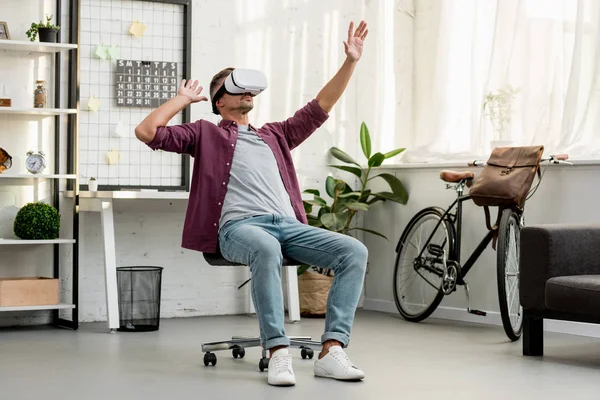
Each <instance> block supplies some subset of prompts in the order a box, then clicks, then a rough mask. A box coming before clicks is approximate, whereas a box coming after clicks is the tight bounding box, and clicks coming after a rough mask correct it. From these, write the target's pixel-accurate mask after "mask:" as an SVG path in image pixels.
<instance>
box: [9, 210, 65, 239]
mask: <svg viewBox="0 0 600 400" xmlns="http://www.w3.org/2000/svg"><path fill="white" fill-rule="evenodd" d="M13 230H14V232H15V235H16V236H17V237H18V238H20V239H25V240H41V239H56V238H57V237H58V234H59V231H60V213H59V212H58V210H57V209H56V208H54V207H52V206H51V205H49V204H46V203H42V202H35V203H28V204H26V205H25V206H24V207H23V208H21V209H20V210H19V212H18V213H17V216H16V218H15V222H14V226H13Z"/></svg>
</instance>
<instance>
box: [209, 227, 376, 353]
mask: <svg viewBox="0 0 600 400" xmlns="http://www.w3.org/2000/svg"><path fill="white" fill-rule="evenodd" d="M219 246H220V249H221V253H222V254H223V257H225V259H227V260H229V261H231V262H236V263H241V264H245V265H248V266H249V267H250V271H251V273H252V281H251V292H252V301H253V302H254V308H255V309H256V314H257V317H258V321H259V327H260V341H261V345H262V346H263V348H265V349H271V348H273V347H275V346H289V344H290V340H289V338H288V337H286V335H285V331H284V306H283V291H282V287H281V263H282V260H283V257H286V258H292V259H294V260H297V261H299V262H301V263H305V264H309V265H314V266H319V267H323V268H329V269H332V270H333V272H334V278H333V283H332V285H331V289H330V291H329V296H328V299H327V313H326V318H325V332H324V334H323V336H322V337H321V342H322V343H325V342H326V341H328V340H337V341H338V342H340V343H342V345H343V346H344V347H346V346H348V343H349V341H350V331H351V329H352V324H353V322H354V314H355V312H356V306H357V305H358V300H359V297H360V293H361V288H362V284H363V281H364V276H365V271H366V266H367V255H368V253H367V248H366V247H365V246H364V245H363V244H362V243H361V242H360V241H358V240H356V239H355V238H353V237H351V236H348V235H343V234H340V233H336V232H331V231H328V230H326V229H323V228H315V227H312V226H309V225H305V224H303V223H301V222H299V221H298V220H296V219H295V218H289V217H281V216H276V215H261V216H255V217H252V218H246V219H242V220H237V221H230V222H228V223H227V224H225V225H224V226H223V227H222V228H221V230H220V232H219Z"/></svg>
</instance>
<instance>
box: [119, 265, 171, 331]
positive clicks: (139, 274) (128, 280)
mask: <svg viewBox="0 0 600 400" xmlns="http://www.w3.org/2000/svg"><path fill="white" fill-rule="evenodd" d="M162 270H163V268H162V267H119V268H117V286H118V288H119V328H118V329H117V330H118V331H121V332H150V331H157V330H158V326H159V322H160V291H161V280H162Z"/></svg>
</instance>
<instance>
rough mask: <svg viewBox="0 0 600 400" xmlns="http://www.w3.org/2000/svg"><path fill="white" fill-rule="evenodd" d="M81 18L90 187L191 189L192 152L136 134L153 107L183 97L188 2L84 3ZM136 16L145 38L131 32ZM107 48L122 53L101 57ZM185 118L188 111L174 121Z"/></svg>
mask: <svg viewBox="0 0 600 400" xmlns="http://www.w3.org/2000/svg"><path fill="white" fill-rule="evenodd" d="M81 16H82V17H81V25H80V31H81V33H80V37H81V45H80V98H81V113H80V118H79V121H80V124H79V143H80V149H79V154H80V157H79V161H80V162H79V164H80V165H79V170H80V174H81V176H80V178H81V180H82V184H84V183H87V179H89V178H90V177H95V178H96V179H97V180H98V182H99V187H100V188H101V190H102V188H103V187H104V190H113V189H116V190H118V189H121V188H158V189H161V188H164V189H170V188H181V187H185V186H186V185H187V184H188V182H186V180H187V175H188V174H187V173H186V170H187V168H186V166H187V162H188V161H187V160H186V159H184V157H186V156H183V155H180V154H176V153H168V152H163V151H152V150H151V149H150V148H149V147H148V146H146V145H145V144H143V143H142V142H140V141H139V140H138V139H137V138H136V137H135V134H134V129H135V127H136V126H137V125H138V124H139V123H140V122H141V121H142V120H143V119H144V118H145V117H146V116H147V115H148V114H149V113H150V112H151V111H152V110H153V109H155V108H156V107H159V106H160V105H162V104H164V103H165V102H166V101H168V100H169V99H171V98H172V97H174V96H176V95H177V89H178V86H179V85H178V83H179V82H180V81H181V79H183V71H184V70H185V69H186V61H188V60H186V59H184V58H185V57H186V55H185V52H184V49H185V47H186V42H185V40H186V39H185V32H186V31H185V30H186V20H185V18H186V14H185V6H184V5H182V4H174V3H171V2H169V1H165V2H154V1H139V0H82V1H81ZM134 21H139V22H140V23H141V24H143V25H144V26H145V30H144V32H143V34H142V35H141V37H136V36H134V35H132V34H130V33H129V29H130V26H131V24H132V23H133V22H134ZM99 46H104V47H106V48H111V47H113V48H115V47H116V48H117V49H118V51H117V52H115V53H114V57H113V56H111V55H110V53H108V54H107V56H106V58H104V59H103V58H101V57H100V56H98V54H96V52H97V50H98V47H99ZM138 67H139V68H138ZM138 69H139V71H138ZM138 78H139V81H138ZM146 78H147V79H149V80H150V82H145V80H146ZM130 80H131V81H130ZM155 80H158V82H156V81H155ZM165 80H166V81H165ZM129 84H131V85H132V86H131V87H129V86H127V85H129ZM138 85H142V86H138ZM144 85H150V87H148V86H144ZM157 85H158V87H157ZM90 99H96V100H97V101H99V104H100V105H99V108H98V110H97V111H93V110H90V108H89V106H88V102H89V101H90ZM183 121H184V112H180V113H178V114H177V115H175V116H174V117H173V119H172V120H171V121H170V122H169V125H176V124H181V123H183ZM115 154H116V157H115ZM109 155H112V156H113V157H112V158H111V157H109ZM83 186H85V185H83ZM107 188H110V189H107Z"/></svg>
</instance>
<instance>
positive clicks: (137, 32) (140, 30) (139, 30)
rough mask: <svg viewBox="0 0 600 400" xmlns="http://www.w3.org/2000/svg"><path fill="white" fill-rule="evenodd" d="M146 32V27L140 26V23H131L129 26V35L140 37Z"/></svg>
mask: <svg viewBox="0 0 600 400" xmlns="http://www.w3.org/2000/svg"><path fill="white" fill-rule="evenodd" d="M145 30H146V25H144V24H142V23H141V22H140V21H137V20H136V21H133V22H132V23H131V26H130V27H129V33H131V34H132V35H133V36H135V37H142V35H143V34H144V31H145Z"/></svg>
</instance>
